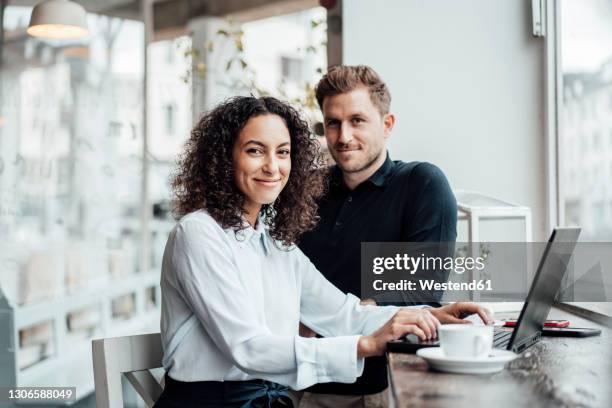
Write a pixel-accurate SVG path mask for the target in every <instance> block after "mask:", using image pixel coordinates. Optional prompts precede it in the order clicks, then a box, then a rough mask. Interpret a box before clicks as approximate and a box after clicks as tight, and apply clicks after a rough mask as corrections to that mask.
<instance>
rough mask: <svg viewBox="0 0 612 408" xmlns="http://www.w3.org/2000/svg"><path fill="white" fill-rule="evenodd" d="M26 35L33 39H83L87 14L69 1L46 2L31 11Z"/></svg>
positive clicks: (85, 32)
mask: <svg viewBox="0 0 612 408" xmlns="http://www.w3.org/2000/svg"><path fill="white" fill-rule="evenodd" d="M27 32H28V34H30V35H31V36H33V37H41V38H52V39H75V38H81V37H85V36H86V35H87V34H88V33H89V30H88V29H87V12H86V11H85V9H84V8H83V7H82V6H81V5H80V4H77V3H75V2H72V1H69V0H46V1H43V2H42V3H39V4H37V5H36V7H34V9H33V10H32V17H31V18H30V25H29V26H28V29H27Z"/></svg>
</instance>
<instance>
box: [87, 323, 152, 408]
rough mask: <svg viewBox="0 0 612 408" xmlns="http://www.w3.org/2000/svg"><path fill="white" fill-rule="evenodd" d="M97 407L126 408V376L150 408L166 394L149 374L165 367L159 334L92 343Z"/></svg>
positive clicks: (94, 341) (99, 340) (100, 340)
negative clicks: (123, 384) (124, 399)
mask: <svg viewBox="0 0 612 408" xmlns="http://www.w3.org/2000/svg"><path fill="white" fill-rule="evenodd" d="M92 351H93V354H92V355H93V369H94V383H95V387H96V406H97V407H98V408H123V395H122V391H121V375H122V374H123V375H125V376H126V378H127V379H128V381H129V382H130V383H131V384H132V386H133V387H134V389H135V390H136V392H137V393H138V394H139V395H140V396H141V397H142V399H143V400H144V402H145V404H146V405H147V407H152V406H153V404H154V403H155V401H156V400H157V398H159V396H160V394H161V392H162V390H163V379H162V383H161V384H160V383H159V382H157V380H156V379H155V377H154V376H153V374H151V372H150V371H149V370H150V369H152V368H158V367H161V366H162V356H163V351H162V345H161V336H160V334H159V333H151V334H142V335H139V336H125V337H114V338H108V339H97V340H93V341H92Z"/></svg>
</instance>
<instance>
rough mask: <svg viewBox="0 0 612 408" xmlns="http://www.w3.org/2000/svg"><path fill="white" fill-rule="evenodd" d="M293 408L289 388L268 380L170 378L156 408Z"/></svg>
mask: <svg viewBox="0 0 612 408" xmlns="http://www.w3.org/2000/svg"><path fill="white" fill-rule="evenodd" d="M196 407H197V408H212V407H215V408H221V407H227V408H277V407H278V408H281V407H282V408H293V403H292V402H291V398H289V389H288V387H285V386H283V385H280V384H276V383H273V382H270V381H265V380H251V381H195V382H183V381H177V380H174V379H172V378H171V377H170V376H168V375H166V380H165V386H164V391H163V392H162V394H161V396H160V397H159V399H158V400H157V402H156V403H155V405H154V408H196Z"/></svg>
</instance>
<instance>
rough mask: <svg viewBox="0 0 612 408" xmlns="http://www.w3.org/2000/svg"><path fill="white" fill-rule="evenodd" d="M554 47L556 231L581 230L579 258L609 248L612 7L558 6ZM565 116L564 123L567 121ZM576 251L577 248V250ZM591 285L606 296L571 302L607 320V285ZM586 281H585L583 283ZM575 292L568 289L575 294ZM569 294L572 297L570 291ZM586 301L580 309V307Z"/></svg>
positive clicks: (570, 1) (580, 268)
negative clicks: (558, 91) (558, 106)
mask: <svg viewBox="0 0 612 408" xmlns="http://www.w3.org/2000/svg"><path fill="white" fill-rule="evenodd" d="M555 4H556V5H559V6H560V8H561V9H560V21H558V26H559V27H560V32H559V33H558V34H560V45H559V49H558V51H559V53H560V54H561V58H560V61H561V66H559V67H557V68H558V70H557V72H559V73H560V76H561V78H560V81H559V82H560V83H561V88H560V89H562V90H564V92H563V99H562V100H561V101H559V102H560V104H561V109H560V111H559V112H560V117H559V122H558V123H559V124H560V126H559V129H558V139H557V142H558V143H557V144H558V146H559V152H560V153H559V157H558V169H559V174H558V183H559V191H560V196H559V207H560V208H559V210H560V211H559V213H560V214H561V215H562V218H561V219H560V220H559V222H560V224H562V225H578V226H580V227H581V228H582V232H581V235H580V241H582V244H581V245H583V246H582V248H585V247H587V248H588V249H587V250H585V249H582V252H583V253H584V252H585V251H587V252H588V251H590V250H592V249H593V248H596V247H599V248H602V246H598V245H603V248H608V247H607V245H611V244H610V242H612V200H611V198H612V197H611V196H610V187H609V186H610V185H611V183H612V131H611V129H610V117H611V116H610V112H611V107H612V76H611V75H610V74H611V73H612V2H610V1H609V0H561V1H559V2H555ZM568 116H569V117H568ZM572 141H577V142H578V143H579V148H578V150H579V152H578V154H576V152H575V151H573V150H575V149H572ZM577 248H578V247H577ZM574 255H575V256H574V259H573V261H572V268H574V270H573V272H574V273H575V275H574V276H576V277H577V278H578V279H576V280H575V281H574V284H576V285H577V284H578V282H579V281H580V280H582V281H583V283H584V281H585V277H586V276H587V275H588V273H589V272H590V271H591V270H592V269H590V267H591V262H598V263H597V264H596V265H595V266H598V267H599V268H601V265H603V264H605V259H603V258H602V259H601V260H600V261H601V262H600V261H598V260H597V259H596V258H589V259H588V260H586V262H584V261H583V263H582V264H580V261H579V260H577V259H579V258H576V253H575V254H574ZM582 258H585V256H584V255H583V256H582ZM589 279H597V280H595V281H593V282H596V285H600V286H599V287H600V288H601V286H603V287H604V288H605V291H606V293H607V297H606V295H604V296H603V297H601V296H600V297H599V298H597V296H595V295H593V293H594V292H589V291H586V292H583V293H585V295H583V296H582V297H580V296H579V298H574V301H576V302H579V303H576V304H575V306H578V307H579V308H581V309H587V310H589V311H591V312H597V313H600V314H605V315H608V316H612V303H611V302H609V300H610V289H609V288H610V280H609V275H608V274H603V275H600V277H597V278H593V277H589ZM587 280H588V279H587ZM577 287H578V286H574V289H576V288H577ZM575 293H578V291H576V292H575ZM585 301H586V303H585Z"/></svg>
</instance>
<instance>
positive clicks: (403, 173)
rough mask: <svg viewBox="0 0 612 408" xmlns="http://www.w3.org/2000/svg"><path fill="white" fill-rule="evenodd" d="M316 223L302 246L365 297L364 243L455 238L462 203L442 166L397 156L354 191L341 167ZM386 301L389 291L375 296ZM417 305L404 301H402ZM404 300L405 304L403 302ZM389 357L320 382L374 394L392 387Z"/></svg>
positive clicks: (338, 281)
mask: <svg viewBox="0 0 612 408" xmlns="http://www.w3.org/2000/svg"><path fill="white" fill-rule="evenodd" d="M319 216H320V217H321V219H320V221H319V223H318V225H317V227H315V229H313V230H312V231H310V232H307V233H306V234H304V235H303V236H302V237H301V239H300V242H299V244H298V245H299V247H300V249H301V250H302V251H303V252H304V253H305V254H306V256H308V258H310V260H311V261H312V262H313V263H314V265H315V266H316V267H317V268H318V269H319V271H321V273H323V275H324V276H325V277H326V278H327V279H328V280H329V281H330V282H332V283H333V284H334V285H336V286H337V287H338V288H339V289H340V290H342V291H343V292H347V293H352V294H354V295H356V296H358V297H361V293H360V292H361V280H360V273H361V272H360V253H361V242H454V241H455V240H456V238H457V203H456V201H455V197H454V195H453V193H452V191H451V189H450V186H449V184H448V181H447V180H446V177H445V176H444V174H443V173H442V171H441V170H440V169H439V168H437V167H436V166H434V165H433V164H430V163H425V162H410V163H404V162H401V161H392V160H391V159H390V158H389V156H388V155H387V159H386V160H385V162H384V163H383V165H382V166H381V167H380V168H379V169H378V170H377V171H376V172H375V173H374V174H373V175H372V176H371V177H370V178H369V179H367V180H366V181H364V182H363V183H361V184H359V185H358V186H357V187H356V188H355V189H354V190H350V189H349V188H348V187H346V185H345V184H344V182H343V180H342V174H341V172H340V170H339V169H338V167H337V166H334V167H333V168H332V170H331V174H330V178H329V189H328V192H327V193H326V195H325V196H324V197H323V198H322V199H321V200H320V202H319ZM375 300H376V301H377V303H379V304H391V303H392V304H396V305H397V304H398V303H397V302H385V299H384V294H382V295H380V297H376V298H375ZM408 304H413V303H411V302H408V301H407V302H405V303H403V305H408ZM400 305H401V304H400ZM386 364H387V361H386V357H384V356H382V357H372V358H367V359H366V362H365V368H364V372H363V375H362V376H361V377H359V378H358V379H357V382H355V383H353V384H340V383H325V384H317V385H315V386H313V387H311V388H310V389H308V391H311V392H317V393H323V394H343V395H362V394H373V393H376V392H380V391H383V390H384V389H386V388H387V386H388V384H387V369H386Z"/></svg>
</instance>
